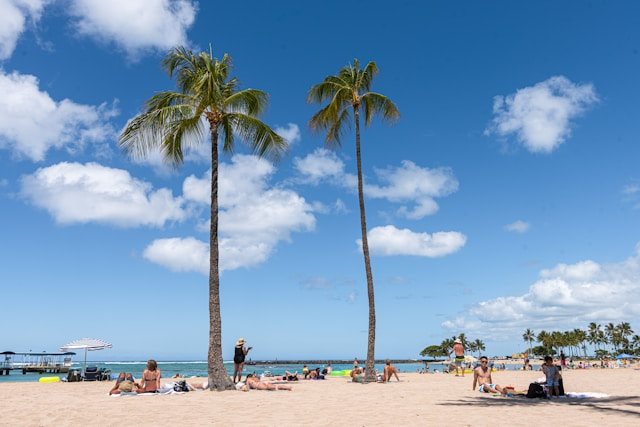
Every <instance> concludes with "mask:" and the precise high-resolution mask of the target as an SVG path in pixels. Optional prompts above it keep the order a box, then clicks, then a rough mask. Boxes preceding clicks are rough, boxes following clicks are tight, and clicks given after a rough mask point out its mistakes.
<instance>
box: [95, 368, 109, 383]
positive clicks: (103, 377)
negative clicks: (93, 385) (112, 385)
mask: <svg viewBox="0 0 640 427" xmlns="http://www.w3.org/2000/svg"><path fill="white" fill-rule="evenodd" d="M98 381H111V369H103V368H100V370H99V371H98Z"/></svg>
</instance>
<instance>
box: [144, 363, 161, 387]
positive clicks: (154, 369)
mask: <svg viewBox="0 0 640 427" xmlns="http://www.w3.org/2000/svg"><path fill="white" fill-rule="evenodd" d="M159 389H160V369H158V364H157V363H156V361H155V360H153V359H149V361H148V362H147V369H145V370H144V372H143V373H142V381H141V382H140V393H155V392H156V391H158V390H159Z"/></svg>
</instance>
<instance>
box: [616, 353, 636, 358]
mask: <svg viewBox="0 0 640 427" xmlns="http://www.w3.org/2000/svg"><path fill="white" fill-rule="evenodd" d="M637 358H638V356H634V355H632V354H627V353H622V354H619V355H617V356H616V359H637Z"/></svg>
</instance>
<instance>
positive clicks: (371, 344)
mask: <svg viewBox="0 0 640 427" xmlns="http://www.w3.org/2000/svg"><path fill="white" fill-rule="evenodd" d="M353 117H354V121H355V126H356V163H357V165H358V199H359V201H360V227H361V229H362V230H361V231H362V253H363V254H364V268H365V271H366V275H367V294H368V296H369V336H368V342H367V361H366V363H365V367H366V369H365V381H367V382H374V381H376V369H375V360H376V358H375V347H376V304H375V295H374V292H373V274H372V273H371V259H370V258H369V242H368V240H367V218H366V215H365V211H364V185H363V182H362V181H363V179H362V155H361V153H360V114H359V110H358V107H357V106H355V107H354V109H353Z"/></svg>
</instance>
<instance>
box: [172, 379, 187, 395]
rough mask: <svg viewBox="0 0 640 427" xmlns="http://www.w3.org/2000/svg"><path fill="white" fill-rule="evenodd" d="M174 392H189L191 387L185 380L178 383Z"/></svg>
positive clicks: (174, 386)
mask: <svg viewBox="0 0 640 427" xmlns="http://www.w3.org/2000/svg"><path fill="white" fill-rule="evenodd" d="M173 390H174V391H183V392H184V391H189V387H187V382H186V381H185V380H180V381H176V383H175V384H174V385H173Z"/></svg>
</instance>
